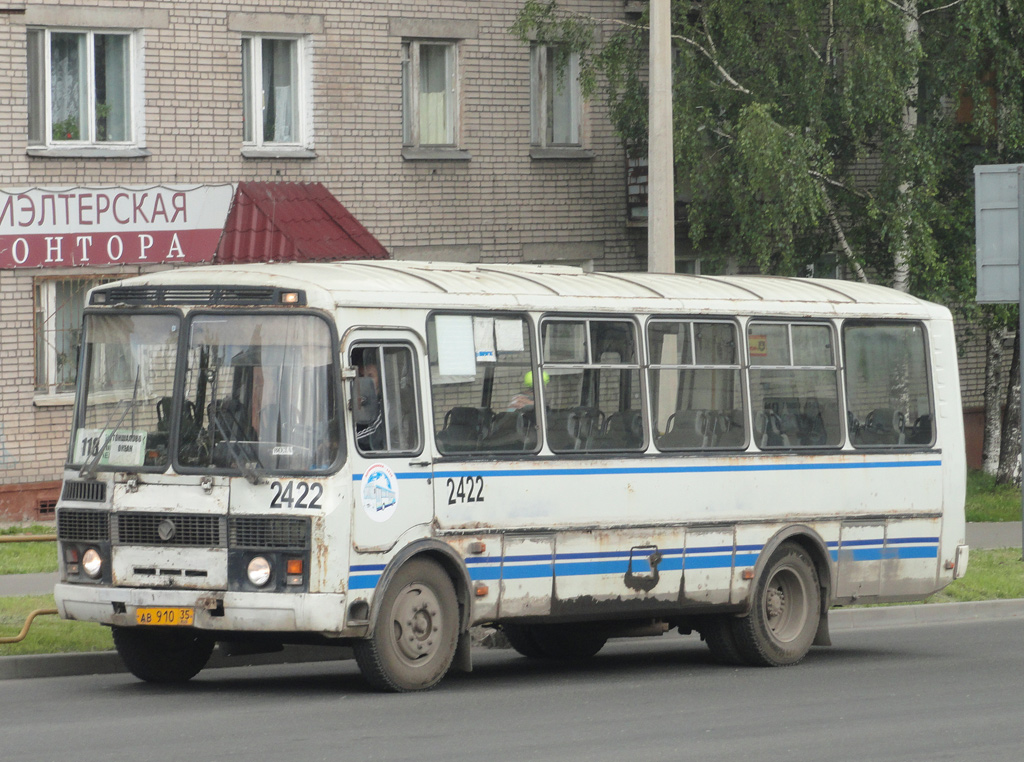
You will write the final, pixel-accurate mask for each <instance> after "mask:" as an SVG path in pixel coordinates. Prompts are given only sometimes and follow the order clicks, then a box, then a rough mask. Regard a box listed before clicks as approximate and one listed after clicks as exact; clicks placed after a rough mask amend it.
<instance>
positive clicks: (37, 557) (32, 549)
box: [0, 524, 57, 574]
mask: <svg viewBox="0 0 1024 762" xmlns="http://www.w3.org/2000/svg"><path fill="white" fill-rule="evenodd" d="M56 532H57V529H56V527H54V526H53V525H52V524H50V525H48V526H47V525H45V524H33V525H32V526H28V527H8V528H6V529H0V537H5V536H13V535H19V534H36V535H40V534H41V535H54V534H56ZM55 571H57V544H56V543H54V542H3V543H0V574H33V573H37V572H55Z"/></svg>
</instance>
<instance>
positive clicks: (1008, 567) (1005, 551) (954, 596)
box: [925, 548, 1024, 603]
mask: <svg viewBox="0 0 1024 762" xmlns="http://www.w3.org/2000/svg"><path fill="white" fill-rule="evenodd" d="M1000 598H1024V562H1022V561H1021V552H1020V549H1019V548H1000V549H997V550H972V551H971V557H970V560H969V561H968V563H967V574H966V575H965V576H964V578H963V579H958V580H956V581H954V582H953V583H952V584H951V585H950V586H949V587H947V588H946V589H945V590H943V591H941V592H939V593H936V594H935V595H933V596H932V597H931V598H929V599H928V600H927V601H925V602H926V603H954V602H964V601H991V600H996V599H1000Z"/></svg>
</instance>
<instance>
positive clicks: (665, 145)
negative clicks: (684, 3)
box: [647, 0, 676, 273]
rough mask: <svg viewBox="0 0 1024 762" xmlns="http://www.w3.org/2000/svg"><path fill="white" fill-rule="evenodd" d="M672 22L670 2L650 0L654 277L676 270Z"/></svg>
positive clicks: (650, 261)
mask: <svg viewBox="0 0 1024 762" xmlns="http://www.w3.org/2000/svg"><path fill="white" fill-rule="evenodd" d="M671 22H672V6H671V0H651V35H650V39H651V41H650V51H649V55H650V67H651V69H650V101H649V109H650V112H649V116H650V123H649V126H648V130H649V132H648V149H647V271H648V272H652V273H672V272H675V270H676V254H675V251H676V246H675V243H676V223H675V187H674V181H673V171H672V170H673V165H674V153H673V150H672V23H671Z"/></svg>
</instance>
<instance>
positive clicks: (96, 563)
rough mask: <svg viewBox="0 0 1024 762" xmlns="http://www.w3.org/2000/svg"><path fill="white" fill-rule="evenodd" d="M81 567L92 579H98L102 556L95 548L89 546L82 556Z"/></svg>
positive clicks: (101, 568)
mask: <svg viewBox="0 0 1024 762" xmlns="http://www.w3.org/2000/svg"><path fill="white" fill-rule="evenodd" d="M82 569H83V570H84V571H85V573H86V574H88V575H89V576H90V577H92V578H93V579H99V578H100V573H101V572H102V571H103V556H101V555H100V554H99V551H98V550H96V548H89V549H88V550H87V551H85V554H84V555H83V556H82Z"/></svg>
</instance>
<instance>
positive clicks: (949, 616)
mask: <svg viewBox="0 0 1024 762" xmlns="http://www.w3.org/2000/svg"><path fill="white" fill-rule="evenodd" d="M1022 618H1024V598H1013V599H1010V600H1001V601H978V602H974V603H925V604H919V605H912V606H866V607H863V608H840V609H833V610H832V611H830V612H829V629H830V631H831V632H832V634H836V633H842V632H845V631H850V630H860V629H865V630H866V629H886V628H892V627H911V626H914V625H927V624H965V623H970V622H983V621H989V620H993V619H1022ZM351 658H352V649H350V648H346V647H331V646H285V649H284V650H283V651H280V652H277V653H271V654H253V655H249V656H224V655H223V654H222V653H220V652H219V651H215V652H214V654H213V656H212V657H211V658H210V663H209V664H208V665H207V667H206V668H207V669H220V668H225V667H252V666H259V665H265V664H301V663H305V662H317V661H319V662H326V661H343V660H346V659H351ZM124 671H125V668H124V665H122V664H121V659H120V658H119V657H118V655H117V654H116V653H115V652H114V651H100V652H96V653H84V654H38V655H31V656H0V680H23V679H28V678H36V677H71V676H80V675H106V674H112V673H117V672H124Z"/></svg>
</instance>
